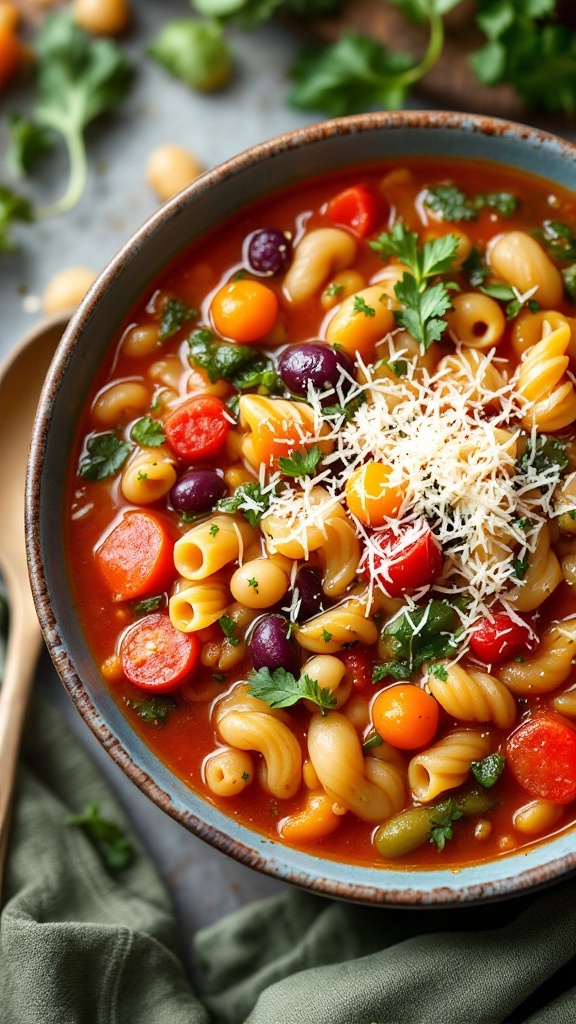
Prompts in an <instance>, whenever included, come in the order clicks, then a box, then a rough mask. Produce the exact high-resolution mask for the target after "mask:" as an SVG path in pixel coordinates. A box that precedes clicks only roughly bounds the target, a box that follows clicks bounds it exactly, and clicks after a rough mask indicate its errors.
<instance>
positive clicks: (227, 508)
mask: <svg viewBox="0 0 576 1024" xmlns="http://www.w3.org/2000/svg"><path fill="white" fill-rule="evenodd" d="M272 493H273V492H272V491H263V490H262V488H261V487H260V484H259V483H256V481H254V483H246V484H240V485H239V486H238V487H237V488H236V490H235V491H234V494H231V495H230V497H229V498H221V499H220V501H219V502H217V504H216V508H217V509H219V510H220V512H229V513H230V514H233V513H234V512H241V513H242V515H243V516H244V519H245V520H246V521H247V522H248V523H250V526H258V523H259V522H260V520H261V519H262V516H263V515H264V513H265V512H267V511H268V508H269V507H270V500H271V498H272Z"/></svg>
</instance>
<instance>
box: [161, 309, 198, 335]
mask: <svg viewBox="0 0 576 1024" xmlns="http://www.w3.org/2000/svg"><path fill="white" fill-rule="evenodd" d="M197 316H198V310H197V309H191V308H190V306H187V305H186V303H185V302H181V301H180V299H168V302H167V303H166V305H165V306H164V309H163V311H162V318H161V320H160V335H159V337H160V341H166V340H167V339H168V338H171V337H172V335H173V334H176V333H177V332H178V331H179V330H180V328H181V327H183V326H184V324H187V323H188V321H189V320H193V319H194V317H197Z"/></svg>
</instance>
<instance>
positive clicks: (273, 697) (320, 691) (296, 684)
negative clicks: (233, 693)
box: [248, 668, 338, 714]
mask: <svg viewBox="0 0 576 1024" xmlns="http://www.w3.org/2000/svg"><path fill="white" fill-rule="evenodd" d="M248 684H249V693H251V694H252V696H253V697H258V698H259V699H260V700H263V701H265V702H266V703H267V704H269V705H270V707H271V708H289V707H291V706H292V705H293V704H296V703H297V701H299V700H311V701H312V702H313V703H314V704H317V705H318V707H319V708H320V709H321V711H322V714H324V713H325V712H326V710H328V709H329V708H333V707H336V704H337V703H338V702H337V700H336V698H335V697H333V696H332V694H331V693H330V690H328V689H326V688H325V687H320V686H319V685H318V683H317V681H316V680H315V679H310V676H308V675H303V676H300V678H299V679H296V678H295V677H294V676H293V675H292V673H291V672H287V671H286V669H283V668H275V669H274V670H273V671H270V669H269V668H261V669H260V670H259V671H258V672H251V673H250V675H249V676H248Z"/></svg>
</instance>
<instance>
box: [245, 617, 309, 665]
mask: <svg viewBox="0 0 576 1024" xmlns="http://www.w3.org/2000/svg"><path fill="white" fill-rule="evenodd" d="M288 627H289V623H288V619H286V618H284V616H283V615H265V616H264V618H262V619H259V620H258V622H257V623H256V625H255V626H254V629H253V630H252V632H251V634H250V639H249V641H248V646H249V649H250V656H251V658H252V664H253V665H254V668H255V669H259V668H269V669H270V671H271V672H273V671H274V669H275V668H285V669H286V671H287V672H292V674H293V675H298V673H299V671H300V659H299V657H298V651H297V649H296V644H295V643H294V641H293V640H289V639H288V638H287V635H286V634H287V633H288Z"/></svg>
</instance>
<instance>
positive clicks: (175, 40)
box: [148, 18, 233, 92]
mask: <svg viewBox="0 0 576 1024" xmlns="http://www.w3.org/2000/svg"><path fill="white" fill-rule="evenodd" d="M148 54H149V56H150V57H152V58H153V60H155V61H157V63H158V64H160V65H161V66H162V67H163V68H165V70H166V71H168V72H169V74H171V75H173V76H174V78H179V79H180V80H181V81H183V82H185V83H186V85H188V86H190V88H191V89H197V90H198V91H199V92H214V91H216V90H217V89H220V88H221V87H222V86H223V85H225V84H226V83H227V82H228V80H229V78H230V76H231V74H232V68H233V62H232V55H231V53H230V49H229V47H228V43H227V42H226V40H225V38H224V34H223V32H222V26H221V25H219V24H218V22H216V21H197V20H194V19H193V18H178V19H177V20H176V21H169V22H167V23H166V24H165V25H163V26H162V28H161V29H160V31H159V33H158V35H157V36H156V38H155V39H154V40H153V41H152V43H151V44H150V46H149V47H148Z"/></svg>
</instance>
